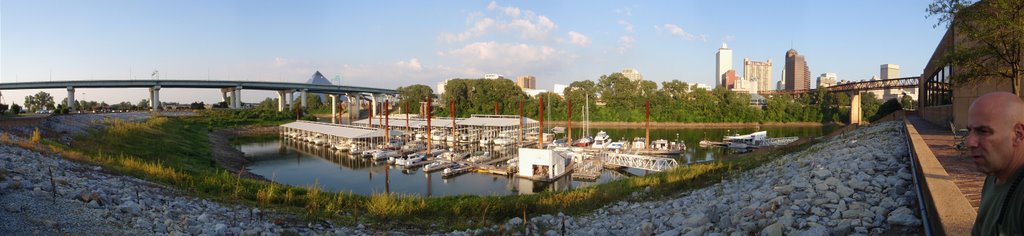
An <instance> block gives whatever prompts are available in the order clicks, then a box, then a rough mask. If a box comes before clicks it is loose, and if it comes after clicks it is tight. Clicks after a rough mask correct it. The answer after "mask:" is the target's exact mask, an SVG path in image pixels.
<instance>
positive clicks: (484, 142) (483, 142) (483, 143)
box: [480, 137, 491, 147]
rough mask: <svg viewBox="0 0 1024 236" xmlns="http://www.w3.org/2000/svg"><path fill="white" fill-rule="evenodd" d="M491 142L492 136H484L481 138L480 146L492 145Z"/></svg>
mask: <svg viewBox="0 0 1024 236" xmlns="http://www.w3.org/2000/svg"><path fill="white" fill-rule="evenodd" d="M490 144H491V139H490V138H486V137H484V138H482V139H480V146H481V147H486V146H487V145H490Z"/></svg>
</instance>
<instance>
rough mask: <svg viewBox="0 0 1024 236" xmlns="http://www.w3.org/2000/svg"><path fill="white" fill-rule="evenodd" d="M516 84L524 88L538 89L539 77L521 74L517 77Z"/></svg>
mask: <svg viewBox="0 0 1024 236" xmlns="http://www.w3.org/2000/svg"><path fill="white" fill-rule="evenodd" d="M516 85H517V86H519V88H522V89H537V78H536V77H533V76H532V75H520V76H519V77H517V78H516Z"/></svg>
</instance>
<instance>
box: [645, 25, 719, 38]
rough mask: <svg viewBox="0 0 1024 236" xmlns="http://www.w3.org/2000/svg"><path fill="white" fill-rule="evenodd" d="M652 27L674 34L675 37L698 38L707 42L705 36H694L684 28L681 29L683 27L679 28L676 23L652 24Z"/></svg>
mask: <svg viewBox="0 0 1024 236" xmlns="http://www.w3.org/2000/svg"><path fill="white" fill-rule="evenodd" d="M654 29H656V30H658V32H662V31H664V32H667V33H668V34H670V35H672V36H676V37H678V38H681V39H684V40H696V39H698V38H700V39H701V40H703V41H705V42H707V37H705V36H704V35H699V36H694V35H693V34H691V33H689V32H686V30H683V28H681V27H679V26H677V25H674V24H665V25H663V26H660V27H659V26H654Z"/></svg>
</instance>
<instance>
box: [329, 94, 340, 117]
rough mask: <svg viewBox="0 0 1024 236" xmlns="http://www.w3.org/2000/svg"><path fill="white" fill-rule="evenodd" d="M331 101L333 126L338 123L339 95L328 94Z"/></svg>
mask: <svg viewBox="0 0 1024 236" xmlns="http://www.w3.org/2000/svg"><path fill="white" fill-rule="evenodd" d="M327 97H329V98H330V99H331V124H337V123H338V95H334V94H327Z"/></svg>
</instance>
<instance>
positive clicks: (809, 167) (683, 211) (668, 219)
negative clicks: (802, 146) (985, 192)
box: [454, 122, 921, 235]
mask: <svg viewBox="0 0 1024 236" xmlns="http://www.w3.org/2000/svg"><path fill="white" fill-rule="evenodd" d="M900 125H902V123H901V122H887V123H880V124H875V125H872V126H869V127H863V128H861V129H858V130H856V131H853V132H849V133H846V134H844V135H841V136H836V137H833V138H831V139H829V140H827V141H824V142H821V143H818V144H816V145H814V146H812V147H810V148H808V149H806V150H803V151H800V152H796V153H791V154H787V155H785V156H782V157H780V158H778V159H777V160H774V161H772V162H769V163H767V164H765V165H764V166H761V167H759V168H756V169H754V170H751V171H749V172H747V173H743V174H741V175H740V176H739V177H737V178H734V179H732V180H727V181H724V182H721V183H718V184H715V185H713V186H710V187H706V188H702V189H698V190H694V191H690V192H684V193H681V194H680V195H679V196H677V197H675V198H672V199H668V200H663V201H651V202H625V201H623V202H618V203H613V204H610V205H608V206H606V207H603V208H601V209H599V210H597V211H596V212H594V213H593V214H591V215H587V216H577V217H573V216H562V215H561V214H559V215H558V216H552V215H542V216H538V217H533V218H531V219H530V220H529V221H528V222H525V223H526V224H527V227H526V228H528V230H529V232H530V233H531V234H545V235H552V234H554V235H558V234H560V233H561V231H562V228H563V225H564V229H565V232H566V233H567V234H571V235H651V234H656V235H750V234H761V235H830V234H831V235H851V234H853V235H905V234H917V233H920V232H921V231H920V230H921V220H920V219H921V216H920V215H919V214H918V213H919V211H918V207H917V206H918V204H917V195H916V192H915V187H914V185H913V177H912V175H911V171H910V160H909V154H908V149H907V143H906V141H905V139H904V138H903V134H902V133H901V132H900V131H899V129H900ZM563 222H564V223H563ZM523 223H524V222H523V220H522V219H520V218H513V219H511V220H509V221H508V222H507V223H506V224H505V225H504V227H503V228H504V229H517V230H513V231H516V233H519V232H521V230H518V229H523V228H524V227H523ZM497 229H498V227H497V226H495V227H492V228H491V229H482V230H471V231H464V232H454V234H476V233H480V232H488V231H490V232H494V230H497Z"/></svg>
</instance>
